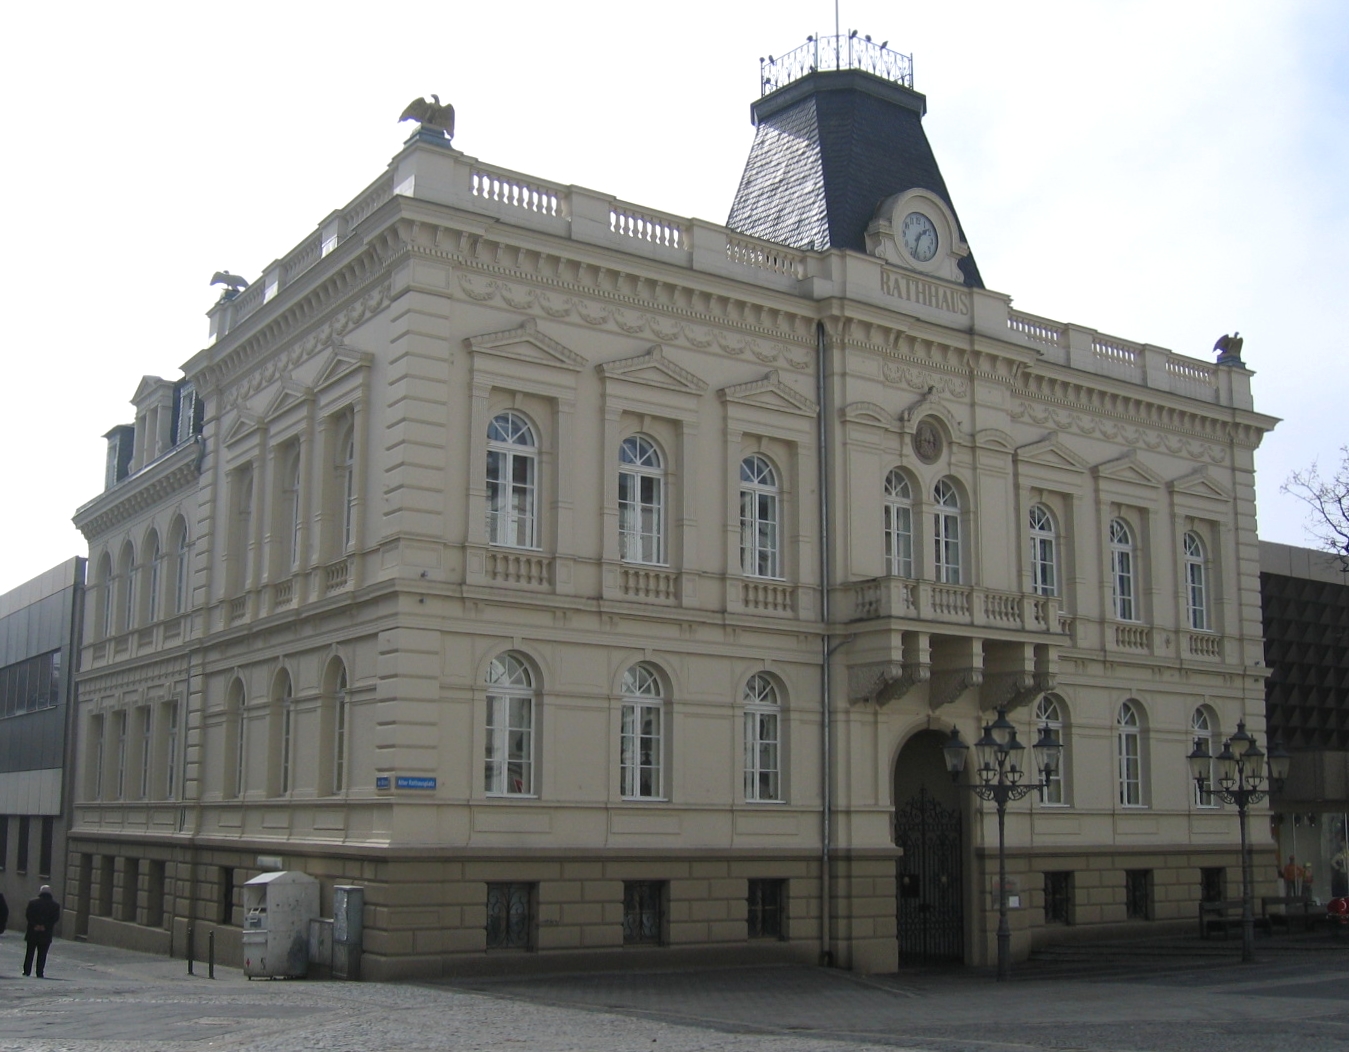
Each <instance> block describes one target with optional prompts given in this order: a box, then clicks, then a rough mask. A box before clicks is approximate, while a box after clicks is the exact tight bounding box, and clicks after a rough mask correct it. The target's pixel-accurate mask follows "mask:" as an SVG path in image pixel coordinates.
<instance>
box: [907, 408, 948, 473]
mask: <svg viewBox="0 0 1349 1052" xmlns="http://www.w3.org/2000/svg"><path fill="white" fill-rule="evenodd" d="M913 451H914V453H915V454H916V455H917V456H918V459H919V460H921V461H922V462H923V463H924V464H935V463H936V462H937V460H938V459H939V458H940V457H941V451H942V437H941V428H939V427H938V426H937V425H936V424H935V423H934V422H933V421H932V419H931V418H930V417H929V418H927V419H924V420H920V421H918V426H917V427H915V428H914V429H913Z"/></svg>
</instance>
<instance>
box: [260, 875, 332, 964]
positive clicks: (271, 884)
mask: <svg viewBox="0 0 1349 1052" xmlns="http://www.w3.org/2000/svg"><path fill="white" fill-rule="evenodd" d="M318 915H319V882H318V881H317V880H315V879H314V878H313V877H311V876H309V875H308V874H306V873H293V872H290V871H289V870H287V871H283V872H280V873H264V874H262V875H261V876H259V877H254V878H253V879H252V880H250V881H248V883H246V884H245V885H244V931H243V951H244V975H246V976H248V978H250V979H253V978H257V977H258V976H265V977H267V978H268V979H301V978H303V977H304V976H305V975H306V974H307V973H308V971H309V922H310V921H312V920H314V919H315V918H316V917H318Z"/></svg>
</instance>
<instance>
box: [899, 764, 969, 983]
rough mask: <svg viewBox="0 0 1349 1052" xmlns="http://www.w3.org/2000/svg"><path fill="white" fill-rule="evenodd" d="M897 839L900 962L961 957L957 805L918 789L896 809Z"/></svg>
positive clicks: (961, 914) (962, 949) (961, 910)
mask: <svg viewBox="0 0 1349 1052" xmlns="http://www.w3.org/2000/svg"><path fill="white" fill-rule="evenodd" d="M895 843H896V844H897V845H899V846H900V847H901V848H903V849H904V854H903V856H902V857H900V858H899V859H898V860H897V861H896V863H895V877H896V882H895V883H896V891H895V894H896V896H897V897H898V902H897V903H896V921H897V923H898V929H899V962H900V964H901V965H904V964H917V963H926V962H934V961H961V960H963V959H964V957H965V938H964V931H965V916H964V910H963V908H962V894H961V880H960V854H961V839H960V811H959V809H958V808H946V807H943V806H942V805H941V803H939V802H938V801H937V800H934V799H933V798H932V797H930V796H928V794H927V790H926V789H919V790H918V795H917V796H914V797H911V798H910V799H909V800H908V801H907V802H906V803H904V804H902V805H900V807H899V808H898V810H896V812H895Z"/></svg>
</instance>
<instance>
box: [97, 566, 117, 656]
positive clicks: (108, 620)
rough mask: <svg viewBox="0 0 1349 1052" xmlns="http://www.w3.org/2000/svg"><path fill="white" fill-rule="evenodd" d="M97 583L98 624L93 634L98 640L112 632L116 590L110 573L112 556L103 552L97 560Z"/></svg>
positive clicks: (115, 583)
mask: <svg viewBox="0 0 1349 1052" xmlns="http://www.w3.org/2000/svg"><path fill="white" fill-rule="evenodd" d="M96 580H97V581H98V588H99V593H100V594H99V604H98V607H97V609H98V624H97V625H95V626H94V634H95V635H96V636H98V637H100V638H104V637H107V636H110V635H112V634H113V632H114V627H113V609H114V602H113V599H114V595H115V594H116V590H117V578H116V577H114V576H113V573H112V556H110V555H109V554H108V553H107V552H104V553H103V554H102V556H100V557H99V560H98V577H97V578H96Z"/></svg>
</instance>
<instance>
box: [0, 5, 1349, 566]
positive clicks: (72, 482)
mask: <svg viewBox="0 0 1349 1052" xmlns="http://www.w3.org/2000/svg"><path fill="white" fill-rule="evenodd" d="M841 19H842V25H843V28H844V30H845V31H846V30H847V29H849V28H857V29H859V30H860V31H861V32H863V33H870V34H872V36H873V37H874V38H875V39H876V40H888V41H889V43H890V46H891V48H892V49H895V50H899V51H903V52H906V53H907V52H911V53H912V54H913V56H914V66H915V71H916V80H917V83H916V87H917V89H918V90H919V91H921V92H923V93H924V94H926V95H927V98H928V116H927V118H926V122H925V123H926V128H927V134H928V137H929V138H930V140H931V141H932V144H933V148H934V149H935V151H936V154H937V159H938V162H939V163H940V165H941V167H942V172H943V175H944V176H945V178H946V183H947V186H948V188H949V189H950V192H951V195H952V198H953V200H954V202H955V205H956V209H957V210H958V212H959V213H960V218H961V222H962V225H963V226H964V229H965V232H966V235H967V236H968V239H969V243H970V246H971V248H972V250H973V252H974V254H975V257H976V259H977V260H978V262H979V267H980V271H981V273H982V275H983V278H984V281H985V282H986V284H987V285H988V287H989V288H992V289H996V290H998V291H1001V292H1005V293H1008V294H1010V295H1011V296H1012V297H1013V299H1014V302H1015V306H1016V307H1017V308H1018V309H1020V310H1025V311H1030V312H1032V313H1035V314H1040V315H1044V316H1046V317H1050V318H1054V319H1057V320H1059V321H1072V322H1076V323H1078V324H1082V325H1086V326H1089V327H1091V328H1095V329H1099V330H1100V331H1102V332H1104V333H1108V334H1110V335H1114V336H1119V337H1123V338H1125V339H1128V340H1134V341H1137V342H1147V343H1153V344H1158V345H1160V346H1163V347H1168V348H1171V349H1172V350H1175V351H1178V352H1180V353H1183V354H1190V355H1194V356H1196V357H1199V358H1205V359H1209V360H1211V359H1212V351H1211V348H1212V346H1213V342H1214V340H1215V339H1216V338H1217V337H1218V336H1219V335H1220V334H1221V333H1223V332H1231V331H1232V330H1234V329H1239V330H1240V331H1241V333H1242V335H1243V337H1244V338H1245V341H1246V343H1245V350H1244V357H1245V359H1246V361H1247V363H1248V364H1249V365H1250V367H1251V368H1252V369H1254V370H1255V372H1256V374H1257V375H1256V377H1255V380H1254V384H1255V397H1256V407H1257V409H1259V410H1261V411H1262V412H1265V413H1269V414H1272V415H1274V416H1278V417H1282V418H1283V422H1282V423H1281V424H1280V425H1279V426H1278V428H1277V429H1276V430H1275V431H1274V432H1273V433H1272V434H1271V435H1269V436H1268V437H1267V438H1266V439H1265V442H1264V444H1263V446H1262V447H1261V449H1260V451H1259V453H1258V459H1257V465H1258V471H1259V477H1258V485H1259V515H1260V527H1261V531H1260V532H1261V536H1262V537H1264V538H1265V539H1268V540H1277V541H1283V542H1285V543H1290V544H1310V543H1312V542H1311V540H1310V539H1309V537H1308V535H1307V534H1306V532H1305V530H1304V522H1305V521H1306V515H1305V514H1304V509H1303V507H1302V506H1301V505H1300V504H1298V503H1297V502H1296V501H1294V500H1293V499H1292V498H1291V497H1288V496H1286V495H1283V494H1281V493H1280V492H1279V486H1280V483H1281V482H1283V481H1284V479H1286V477H1287V476H1288V474H1289V472H1290V471H1292V470H1294V469H1297V468H1302V467H1306V466H1307V465H1308V464H1310V463H1311V462H1312V461H1313V459H1315V458H1318V457H1319V458H1320V460H1321V463H1322V464H1323V466H1332V465H1333V464H1334V462H1335V461H1336V460H1337V459H1338V453H1337V450H1338V448H1339V447H1340V446H1341V445H1343V444H1345V443H1346V442H1349V423H1347V422H1346V418H1347V417H1349V411H1347V410H1346V405H1347V404H1349V383H1347V382H1346V378H1345V375H1344V368H1343V364H1344V361H1345V355H1344V351H1343V348H1342V341H1343V337H1342V336H1341V333H1340V329H1341V327H1342V326H1343V325H1344V322H1345V319H1346V314H1347V312H1346V310H1345V294H1346V289H1345V280H1346V277H1349V266H1347V265H1346V250H1345V246H1346V244H1349V179H1346V174H1345V173H1346V172H1347V171H1349V163H1347V162H1349V73H1347V72H1346V70H1349V4H1346V3H1345V0H1269V2H1267V3H1256V2H1242V0H1224V2H1222V3H1218V2H1212V3H1209V2H1200V0H1101V2H1092V0H1076V2H1070V3H1067V2H1066V3H1035V2H1027V0H1020V2H1017V3H1009V2H1007V0H999V2H982V0H973V2H971V0H966V2H962V3H960V4H921V5H920V4H908V3H895V2H893V0H892V2H888V3H880V2H871V0H843V2H842V4H841ZM833 21H834V8H833V5H832V3H830V2H828V0H811V2H805V0H774V2H773V3H771V4H770V3H737V2H734V0H731V2H727V0H722V2H719V3H711V2H707V0H683V2H681V3H668V4H667V3H631V2H629V3H609V2H603V3H586V4H564V3H556V2H554V3H547V4H544V3H534V2H530V0H524V2H520V0H517V2H513V3H481V2H478V3H471V4H470V3H461V2H457V0H448V2H447V0H438V2H434V3H423V2H420V0H403V2H401V3H399V4H396V5H390V6H388V7H384V6H381V5H372V4H368V3H361V4H353V3H347V2H342V0H330V2H327V3H323V4H318V3H308V2H305V3H299V2H296V3H290V2H286V0H279V2H273V3H269V4H256V3H247V2H240V3H233V4H225V3H219V4H210V5H207V4H185V3H181V2H180V3H175V4H162V5H161V4H154V5H152V4H136V3H124V4H106V3H99V4H93V3H82V2H78V0H77V2H75V3H68V4H63V5H52V4H36V3H29V4H24V5H22V6H18V7H16V8H15V9H13V10H11V12H10V14H9V15H7V16H6V23H7V29H6V33H5V41H4V44H3V52H0V54H3V61H0V87H2V88H3V97H4V98H5V99H7V100H8V102H7V103H6V104H5V107H4V111H3V122H4V124H3V137H2V138H0V141H2V142H3V143H4V144H5V149H6V154H7V156H6V157H5V163H4V166H3V173H4V174H3V175H2V176H0V178H3V180H4V181H5V182H6V184H7V186H6V190H7V192H6V194H5V200H6V202H7V206H8V207H7V215H6V221H5V223H4V227H3V230H4V234H3V238H4V247H5V249H6V251H4V252H3V253H0V277H2V278H3V285H0V287H2V288H3V289H4V294H5V297H6V302H5V307H6V309H5V312H4V316H5V322H6V325H5V331H6V337H7V339H6V346H5V349H4V361H5V373H4V380H5V383H4V386H3V387H2V388H0V392H2V393H0V398H3V412H0V440H2V441H3V447H4V448H6V449H8V450H10V455H9V456H8V457H7V458H6V459H5V461H4V467H3V469H0V470H3V476H0V482H2V483H3V490H0V492H4V493H5V494H6V495H7V496H8V497H9V499H8V500H7V502H6V506H7V514H5V515H3V516H2V517H0V541H3V544H2V545H0V552H3V553H4V554H3V556H0V592H3V591H5V590H7V589H9V588H12V587H14V586H15V585H17V584H19V583H21V582H23V581H25V580H27V579H28V578H30V577H32V576H34V575H36V574H37V573H39V572H41V571H43V570H45V569H47V568H48V567H50V566H52V565H54V564H55V563H57V562H60V561H61V560H62V559H65V558H68V557H69V556H71V555H74V554H85V552H86V548H85V545H84V541H83V538H82V537H81V536H80V535H79V534H78V533H77V532H76V531H75V529H74V527H73V526H72V525H71V523H70V518H71V515H72V513H73V512H74V510H75V508H76V507H78V506H79V505H81V504H83V503H84V502H86V501H88V500H89V499H91V498H92V497H94V496H95V495H96V494H97V493H98V492H99V490H100V489H101V487H102V475H103V458H104V443H103V440H102V439H101V438H100V436H101V435H102V434H103V433H104V432H105V431H107V430H108V428H110V427H111V426H112V425H114V424H118V423H124V422H128V421H129V420H130V419H131V415H132V411H131V407H130V405H129V404H128V403H129V399H130V397H131V394H132V393H133V392H134V391H135V389H136V386H137V384H138V382H139V380H140V377H141V376H143V375H146V374H155V375H160V376H164V377H170V378H172V377H177V376H179V375H180V371H179V366H180V365H181V364H182V363H183V362H185V361H186V360H187V359H188V358H189V357H191V356H192V355H193V354H194V353H195V352H196V351H198V350H199V349H200V348H201V347H203V346H204V345H205V343H206V338H207V321H206V318H205V316H204V312H205V311H206V310H207V309H208V308H209V307H210V305H211V304H212V302H213V301H214V300H215V298H216V295H217V293H218V290H214V291H213V290H212V289H211V288H209V287H208V282H209V280H210V277H211V275H212V273H213V272H214V271H215V270H217V269H229V270H232V271H234V272H235V273H239V274H243V275H244V276H246V277H248V278H249V279H250V280H251V279H254V278H256V277H257V276H258V275H259V274H260V272H261V271H262V269H263V268H264V267H265V266H266V265H267V264H268V263H269V262H271V261H272V260H274V259H277V258H279V257H281V256H283V255H285V254H286V252H288V251H289V250H290V249H291V248H292V247H293V246H294V245H295V244H296V243H297V242H298V241H300V240H301V239H302V238H303V237H305V236H306V235H307V234H308V233H309V232H311V231H312V230H313V229H314V227H315V226H316V225H317V224H318V223H319V221H320V220H321V219H322V218H323V217H324V216H326V215H327V214H328V213H329V212H331V211H332V210H333V209H335V208H338V207H340V206H342V205H343V204H345V203H346V202H347V201H349V200H350V199H351V198H352V197H354V196H355V195H356V194H357V192H358V191H360V190H361V189H362V188H363V187H364V186H365V185H366V184H367V183H369V182H370V181H371V180H373V179H374V178H375V177H376V176H378V175H379V174H380V173H381V171H383V170H384V167H385V165H386V164H387V162H388V160H389V158H391V157H392V156H393V155H394V154H395V153H396V152H397V151H398V150H399V148H400V146H401V144H402V141H403V139H404V138H406V136H407V134H408V130H409V127H410V126H409V125H403V126H401V127H400V126H399V125H398V124H397V123H396V119H397V117H398V115H399V113H401V112H402V109H403V107H404V106H405V105H406V104H407V102H408V101H409V100H410V99H412V98H414V97H416V96H420V95H429V94H430V93H432V92H437V93H439V95H440V96H441V99H442V100H445V101H450V102H452V103H453V104H454V106H455V110H456V135H455V145H456V146H457V147H458V148H460V149H462V150H464V151H465V152H466V153H469V154H471V155H473V156H475V157H478V158H481V159H482V160H484V161H488V162H490V163H493V164H496V165H502V166H505V167H508V168H512V169H515V170H517V171H521V172H525V173H529V174H533V175H536V176H539V177H542V178H545V179H548V180H552V181H556V182H561V183H575V184H580V185H584V186H588V187H590V188H592V189H595V190H600V191H604V192H607V193H612V194H615V195H617V196H618V197H620V198H622V199H624V200H626V201H629V202H632V203H635V204H639V205H645V206H647V207H649V208H653V209H657V210H660V211H664V212H672V213H675V214H678V215H689V216H698V217H701V218H704V219H708V220H712V221H714V222H718V223H720V222H724V221H725V219H726V213H727V211H728V209H729V207H730V203H731V198H732V195H733V194H734V191H735V187H736V183H737V181H738V179H739V176H740V171H741V168H742V166H743V164H744V161H745V156H746V153H747V151H748V149H749V145H750V141H751V139H752V137H753V129H752V127H751V126H750V123H749V104H750V102H751V101H752V100H753V99H754V98H755V97H757V92H758V60H759V57H760V56H762V55H768V54H775V55H780V54H782V53H783V52H785V51H787V50H789V49H790V48H792V47H795V46H796V45H797V44H799V43H801V42H803V41H804V40H805V37H806V35H807V34H808V33H814V32H820V33H826V34H828V33H831V32H832V31H833Z"/></svg>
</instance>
